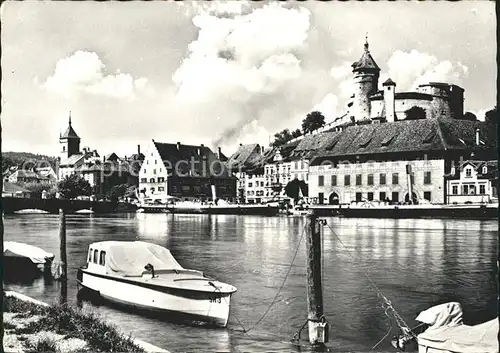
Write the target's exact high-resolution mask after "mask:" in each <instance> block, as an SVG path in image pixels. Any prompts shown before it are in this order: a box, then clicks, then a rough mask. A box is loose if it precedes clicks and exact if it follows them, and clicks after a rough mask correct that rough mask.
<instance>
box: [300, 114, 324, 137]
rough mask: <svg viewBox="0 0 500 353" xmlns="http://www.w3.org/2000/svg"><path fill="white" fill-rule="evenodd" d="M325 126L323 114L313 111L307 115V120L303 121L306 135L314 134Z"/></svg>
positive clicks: (303, 129)
mask: <svg viewBox="0 0 500 353" xmlns="http://www.w3.org/2000/svg"><path fill="white" fill-rule="evenodd" d="M323 125H325V117H324V115H323V114H322V113H321V112H318V111H313V112H310V113H309V114H307V116H306V118H305V119H304V120H302V131H303V132H304V134H307V133H308V132H313V131H314V130H317V129H319V128H320V127H322V126H323Z"/></svg>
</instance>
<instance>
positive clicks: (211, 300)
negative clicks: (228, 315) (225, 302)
mask: <svg viewBox="0 0 500 353" xmlns="http://www.w3.org/2000/svg"><path fill="white" fill-rule="evenodd" d="M209 301H210V303H219V304H220V303H221V302H222V300H221V297H211V298H210V299H209Z"/></svg>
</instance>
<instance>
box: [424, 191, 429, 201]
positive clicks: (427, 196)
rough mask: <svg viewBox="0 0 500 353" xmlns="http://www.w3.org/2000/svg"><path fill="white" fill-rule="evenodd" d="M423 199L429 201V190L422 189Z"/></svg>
mask: <svg viewBox="0 0 500 353" xmlns="http://www.w3.org/2000/svg"><path fill="white" fill-rule="evenodd" d="M424 200H427V201H431V192H430V191H424Z"/></svg>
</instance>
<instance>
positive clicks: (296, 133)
mask: <svg viewBox="0 0 500 353" xmlns="http://www.w3.org/2000/svg"><path fill="white" fill-rule="evenodd" d="M301 135H302V132H301V131H300V129H297V130H294V131H292V137H293V138H296V137H299V136H301Z"/></svg>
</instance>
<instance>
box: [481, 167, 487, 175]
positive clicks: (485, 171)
mask: <svg viewBox="0 0 500 353" xmlns="http://www.w3.org/2000/svg"><path fill="white" fill-rule="evenodd" d="M482 173H483V174H487V173H488V167H487V166H483V171H482Z"/></svg>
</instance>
